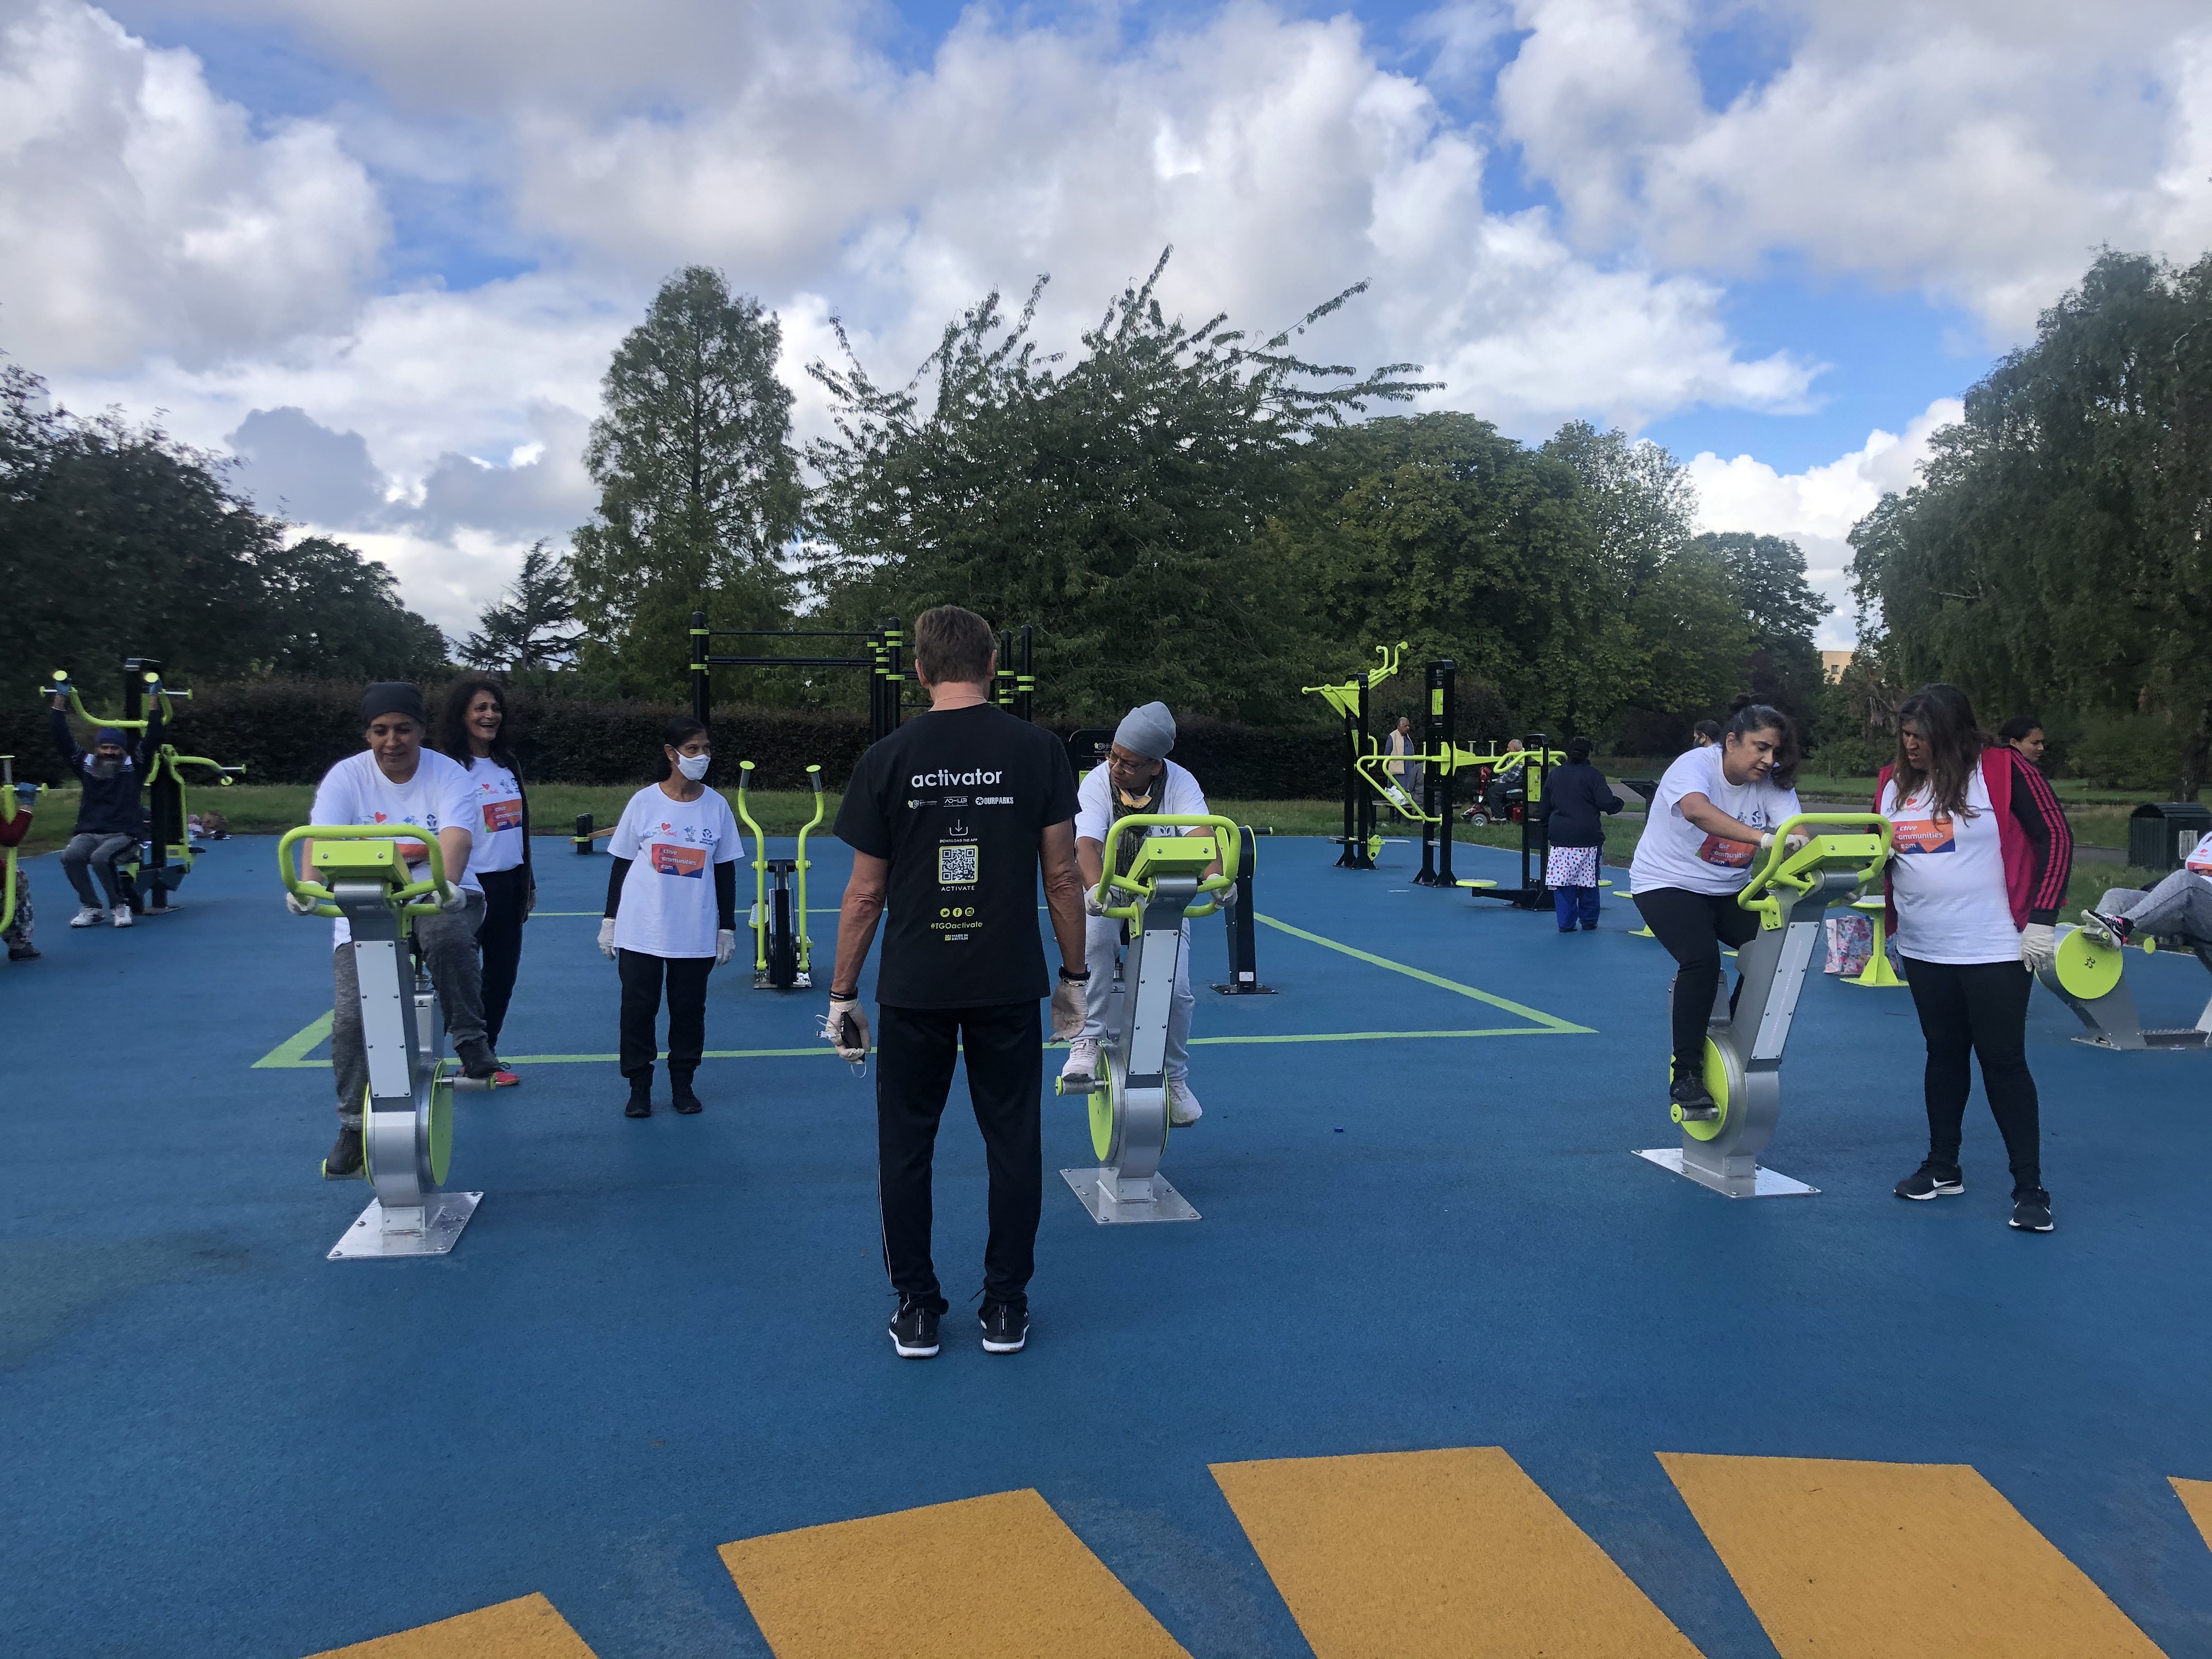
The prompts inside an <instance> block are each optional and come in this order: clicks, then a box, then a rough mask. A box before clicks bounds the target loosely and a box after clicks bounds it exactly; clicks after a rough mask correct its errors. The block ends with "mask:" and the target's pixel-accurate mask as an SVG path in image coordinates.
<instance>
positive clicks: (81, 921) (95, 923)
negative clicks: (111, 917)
mask: <svg viewBox="0 0 2212 1659" xmlns="http://www.w3.org/2000/svg"><path fill="white" fill-rule="evenodd" d="M106 921H107V912H106V911H105V910H103V909H101V908H100V907H99V906H98V905H96V904H81V905H79V906H78V907H77V912H76V915H73V916H71V917H70V927H101V926H103V925H105V923H106Z"/></svg>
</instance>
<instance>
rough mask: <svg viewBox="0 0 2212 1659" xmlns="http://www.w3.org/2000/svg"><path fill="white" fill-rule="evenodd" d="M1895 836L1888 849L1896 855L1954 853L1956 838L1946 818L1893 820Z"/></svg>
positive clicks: (1956, 848) (1957, 846) (1949, 821)
mask: <svg viewBox="0 0 2212 1659" xmlns="http://www.w3.org/2000/svg"><path fill="white" fill-rule="evenodd" d="M1891 822H1892V823H1893V824H1894V825H1895V826H1896V834H1895V836H1894V838H1893V840H1892V841H1891V842H1890V848H1891V850H1892V851H1893V852H1895V853H1898V854H1918V853H1955V852H1957V851H1958V850H1959V842H1958V839H1957V837H1955V836H1954V835H1953V834H1952V833H1951V820H1950V819H1948V818H1893V819H1892V820H1891Z"/></svg>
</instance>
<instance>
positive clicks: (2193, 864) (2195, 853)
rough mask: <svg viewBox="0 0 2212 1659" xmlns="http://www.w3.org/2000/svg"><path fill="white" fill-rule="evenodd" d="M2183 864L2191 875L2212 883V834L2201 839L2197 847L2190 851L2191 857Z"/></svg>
mask: <svg viewBox="0 0 2212 1659" xmlns="http://www.w3.org/2000/svg"><path fill="white" fill-rule="evenodd" d="M2182 863H2183V865H2184V866H2185V867H2186V868H2187V870H2188V872H2189V873H2190V874H2191V875H2192V876H2202V877H2203V878H2204V879H2205V880H2206V881H2212V833H2208V834H2206V835H2204V836H2202V837H2200V838H2199V839H2198V841H2197V845H2196V846H2194V847H2192V848H2190V849H2189V856H2188V857H2187V858H2186V859H2185V860H2182Z"/></svg>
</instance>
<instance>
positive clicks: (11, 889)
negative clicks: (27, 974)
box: [0, 755, 45, 933]
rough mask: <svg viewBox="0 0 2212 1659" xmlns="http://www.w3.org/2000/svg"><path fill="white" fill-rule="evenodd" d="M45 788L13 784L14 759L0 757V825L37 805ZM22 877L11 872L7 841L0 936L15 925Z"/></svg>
mask: <svg viewBox="0 0 2212 1659" xmlns="http://www.w3.org/2000/svg"><path fill="white" fill-rule="evenodd" d="M43 787H45V786H43V785H41V784H36V783H18V782H16V781H15V757H14V756H13V755H0V823H15V819H16V817H17V816H18V815H19V814H21V813H24V812H27V811H30V810H31V809H32V807H33V805H36V804H37V802H38V799H39V792H40V789H41V788H43ZM21 879H22V878H21V876H19V875H17V874H16V873H15V843H14V842H9V845H8V849H7V858H6V860H5V866H4V878H0V880H4V884H3V885H0V933H6V932H7V931H8V930H9V928H10V927H14V926H15V884H16V883H17V882H19V881H21Z"/></svg>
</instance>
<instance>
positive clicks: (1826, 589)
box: [1689, 398, 1966, 647]
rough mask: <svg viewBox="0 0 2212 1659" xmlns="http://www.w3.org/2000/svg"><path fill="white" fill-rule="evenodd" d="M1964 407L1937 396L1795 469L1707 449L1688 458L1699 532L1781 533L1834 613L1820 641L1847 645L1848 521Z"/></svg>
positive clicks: (1906, 476) (1923, 453)
mask: <svg viewBox="0 0 2212 1659" xmlns="http://www.w3.org/2000/svg"><path fill="white" fill-rule="evenodd" d="M1965 413H1966V405H1965V404H1962V403H1960V400H1959V399H1958V398H1937V399H1936V401H1935V402H1934V403H1932V404H1929V405H1928V407H1927V409H1926V410H1923V412H1922V413H1921V414H1919V415H1918V416H1916V417H1915V418H1914V419H1913V420H1912V421H1911V423H1910V424H1908V425H1907V426H1906V427H1905V430H1904V431H1903V432H1902V433H1895V432H1884V431H1882V430H1881V429H1880V428H1876V429H1875V431H1873V432H1870V433H1869V434H1868V435H1867V441H1866V442H1864V443H1863V444H1862V445H1860V446H1859V447H1858V448H1857V449H1855V450H1853V451H1851V452H1850V453H1849V454H1847V455H1842V456H1838V458H1837V459H1834V460H1832V461H1830V462H1829V463H1827V464H1826V465H1825V466H1814V467H1808V468H1807V469H1806V470H1805V471H1802V472H1789V473H1778V472H1777V471H1775V470H1774V469H1773V468H1772V467H1771V466H1769V465H1766V464H1765V462H1764V461H1759V460H1756V459H1753V458H1752V457H1751V456H1749V455H1738V456H1736V457H1735V459H1733V460H1726V461H1724V460H1723V459H1721V458H1720V457H1719V456H1717V455H1716V454H1714V453H1712V452H1711V450H1706V451H1705V452H1704V453H1701V454H1699V456H1698V457H1697V458H1696V459H1693V460H1692V461H1691V462H1690V464H1689V471H1690V480H1691V482H1692V483H1693V484H1695V485H1696V486H1697V490H1698V516H1699V526H1698V527H1699V529H1701V530H1717V531H1731V530H1735V531H1748V532H1752V533H1753V534H1755V535H1762V536H1782V537H1786V538H1789V539H1790V540H1791V541H1794V542H1796V544H1798V546H1799V547H1801V548H1802V549H1803V550H1804V553H1805V564H1806V571H1807V574H1808V577H1809V579H1810V580H1811V581H1812V583H1813V586H1815V587H1817V588H1819V589H1820V591H1821V592H1823V593H1825V594H1826V595H1827V597H1828V598H1829V599H1832V600H1833V601H1834V602H1835V605H1836V611H1835V614H1834V615H1832V616H1831V617H1829V618H1828V620H1827V622H1826V623H1825V624H1824V625H1823V627H1822V629H1821V630H1820V643H1821V644H1822V645H1824V646H1838V647H1840V646H1848V645H1850V643H1851V639H1852V630H1851V611H1850V575H1849V573H1850V562H1851V547H1850V541H1849V539H1848V538H1849V537H1850V531H1851V526H1853V525H1855V524H1857V522H1858V521H1859V520H1861V519H1863V518H1864V517H1865V516H1866V515H1867V514H1868V513H1871V512H1873V511H1874V509H1875V507H1876V506H1877V505H1879V504H1880V502H1881V498H1882V497H1883V496H1884V495H1902V494H1903V493H1904V492H1905V490H1907V489H1911V487H1912V485H1913V484H1914V483H1917V481H1918V479H1919V476H1920V468H1921V466H1922V465H1923V464H1924V463H1925V462H1926V461H1927V459H1928V453H1929V450H1928V441H1929V437H1930V436H1931V435H1934V433H1935V432H1936V429H1937V428H1941V427H1946V426H1950V425H1954V424H1955V423H1956V422H1958V421H1959V420H1960V418H1961V417H1962V416H1964V415H1965Z"/></svg>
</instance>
